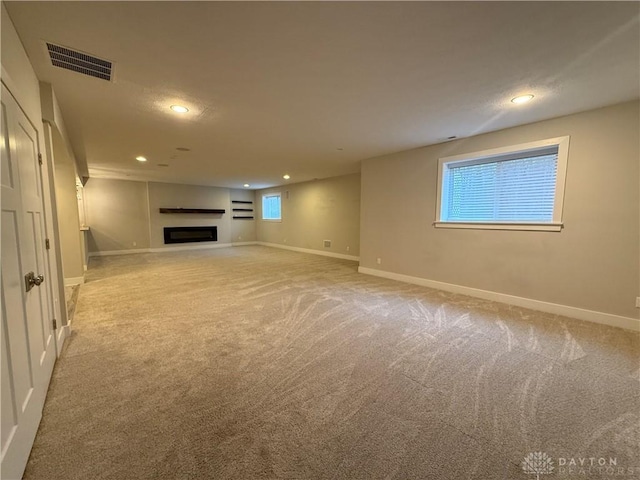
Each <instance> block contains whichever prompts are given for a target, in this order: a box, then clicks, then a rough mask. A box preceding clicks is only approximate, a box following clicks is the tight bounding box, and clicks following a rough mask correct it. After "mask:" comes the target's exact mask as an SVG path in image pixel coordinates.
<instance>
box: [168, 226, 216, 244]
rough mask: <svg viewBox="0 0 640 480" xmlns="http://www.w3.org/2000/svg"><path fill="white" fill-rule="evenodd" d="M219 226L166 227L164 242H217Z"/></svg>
mask: <svg viewBox="0 0 640 480" xmlns="http://www.w3.org/2000/svg"><path fill="white" fill-rule="evenodd" d="M217 241H218V227H165V228H164V243H165V244H167V243H191V242H217Z"/></svg>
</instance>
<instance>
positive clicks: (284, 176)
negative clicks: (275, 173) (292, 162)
mask: <svg viewBox="0 0 640 480" xmlns="http://www.w3.org/2000/svg"><path fill="white" fill-rule="evenodd" d="M282 178H284V179H285V180H289V179H290V178H291V177H290V176H289V175H283V176H282Z"/></svg>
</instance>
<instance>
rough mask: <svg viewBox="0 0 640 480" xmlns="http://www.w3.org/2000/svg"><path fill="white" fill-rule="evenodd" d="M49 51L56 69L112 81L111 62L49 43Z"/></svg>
mask: <svg viewBox="0 0 640 480" xmlns="http://www.w3.org/2000/svg"><path fill="white" fill-rule="evenodd" d="M47 50H48V51H49V57H51V64H52V65H53V66H54V67H60V68H66V69H67V70H72V71H74V72H78V73H82V74H84V75H89V76H91V77H96V78H101V79H103V80H107V81H110V80H111V62H110V61H109V60H103V59H101V58H97V57H94V56H92V55H87V54H86V53H82V52H77V51H75V50H71V49H69V48H66V47H61V46H60V45H55V44H53V43H49V42H47Z"/></svg>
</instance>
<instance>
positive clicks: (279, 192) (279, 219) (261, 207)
mask: <svg viewBox="0 0 640 480" xmlns="http://www.w3.org/2000/svg"><path fill="white" fill-rule="evenodd" d="M266 197H278V198H279V199H280V218H264V199H265V198H266ZM260 220H262V221H263V222H275V223H281V222H282V191H277V192H266V193H263V194H262V197H261V199H260Z"/></svg>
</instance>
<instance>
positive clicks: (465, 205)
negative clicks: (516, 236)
mask: <svg viewBox="0 0 640 480" xmlns="http://www.w3.org/2000/svg"><path fill="white" fill-rule="evenodd" d="M484 162H486V163H478V162H464V163H460V164H456V163H451V164H449V165H447V172H446V175H445V179H444V181H445V184H444V196H443V202H442V212H441V213H442V220H443V221H449V222H551V221H553V206H554V200H555V188H556V173H557V167H558V150H557V148H555V149H554V151H553V152H551V153H550V152H549V151H548V150H547V151H545V152H544V153H542V154H541V153H540V152H536V153H531V152H529V153H527V152H524V153H521V154H520V158H515V159H514V158H513V155H510V156H509V158H508V159H504V158H502V159H498V160H496V159H491V160H489V161H488V162H487V160H484Z"/></svg>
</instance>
